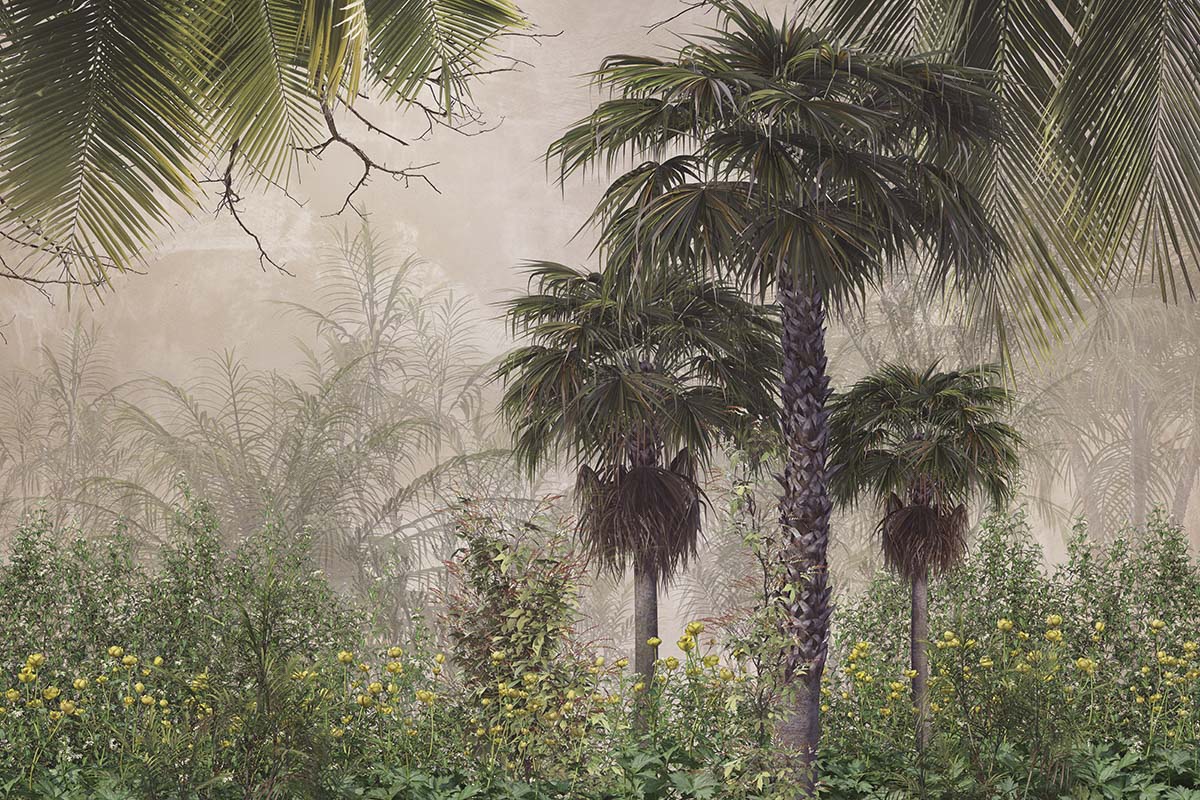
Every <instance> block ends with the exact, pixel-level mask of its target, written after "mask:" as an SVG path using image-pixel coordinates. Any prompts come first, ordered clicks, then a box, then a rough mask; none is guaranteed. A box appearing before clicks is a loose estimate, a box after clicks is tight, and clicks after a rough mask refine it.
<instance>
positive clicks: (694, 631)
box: [684, 622, 704, 636]
mask: <svg viewBox="0 0 1200 800" xmlns="http://www.w3.org/2000/svg"><path fill="white" fill-rule="evenodd" d="M703 630H704V623H703V622H689V623H688V624H687V627H686V628H684V631H685V632H686V633H687V634H688V635H689V636H698V635H700V633H701V631H703Z"/></svg>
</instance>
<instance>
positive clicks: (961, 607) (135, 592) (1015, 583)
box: [0, 504, 1200, 800]
mask: <svg viewBox="0 0 1200 800" xmlns="http://www.w3.org/2000/svg"><path fill="white" fill-rule="evenodd" d="M458 518H459V523H458V528H457V530H458V535H459V542H460V547H459V550H458V551H457V553H456V556H455V559H454V562H453V564H452V565H451V569H450V573H449V574H450V576H451V581H450V583H449V584H448V586H447V588H446V590H445V594H444V595H443V597H442V602H443V606H442V607H443V611H442V614H441V617H440V619H438V620H436V621H435V622H434V623H433V624H432V625H431V624H427V623H426V622H425V621H422V620H420V619H418V620H416V621H414V623H413V625H412V626H411V630H413V632H414V633H413V635H412V636H411V637H410V639H409V640H408V641H407V642H404V643H393V642H388V641H380V640H379V639H377V638H374V637H372V636H370V635H368V633H367V631H368V627H367V625H366V622H365V621H366V620H367V619H368V616H367V615H364V614H363V613H362V611H361V610H360V609H357V608H355V607H354V606H353V605H351V604H349V603H348V602H347V601H345V600H342V599H340V598H338V597H337V596H336V595H335V594H334V593H332V592H331V591H330V590H329V588H328V586H327V584H326V583H325V581H324V580H323V578H322V577H321V575H320V574H319V573H314V572H313V570H312V568H311V561H310V557H309V555H308V553H307V548H308V544H307V542H305V541H303V540H300V541H295V540H290V539H286V538H285V537H282V536H281V535H280V534H279V533H278V532H277V530H276V529H275V528H273V527H271V526H267V527H266V528H264V530H263V531H262V532H260V534H259V535H257V536H255V537H252V538H251V539H249V540H247V541H246V542H244V543H243V544H242V545H241V546H240V547H239V548H237V549H236V550H235V551H233V552H227V551H225V550H224V549H222V547H221V546H219V544H218V543H219V542H220V540H221V539H220V536H219V533H218V531H217V530H216V524H215V522H214V521H213V520H214V518H213V516H212V515H211V514H210V513H209V512H208V511H207V510H206V509H205V507H204V506H203V505H202V504H194V505H193V506H192V507H191V508H189V509H188V510H186V511H184V512H181V513H180V514H179V515H178V516H177V520H176V529H175V531H174V533H173V535H172V536H171V537H170V542H169V544H168V545H167V546H166V547H165V549H164V557H163V559H162V563H161V564H158V565H155V566H153V567H151V566H149V565H140V564H138V563H137V562H136V561H135V560H134V559H133V557H132V556H131V555H130V553H131V551H130V549H129V547H128V543H127V542H126V541H125V540H124V537H123V535H122V534H121V532H120V531H119V530H116V531H113V532H112V533H111V534H110V535H108V536H105V537H102V538H100V539H98V540H95V541H88V540H86V539H83V538H81V537H78V536H61V535H60V534H59V533H58V532H56V531H55V530H53V529H52V528H51V527H50V526H49V525H48V523H47V522H46V520H45V519H44V518H41V519H39V518H35V519H33V520H31V522H30V524H28V525H27V526H25V527H24V528H23V529H22V530H21V531H20V533H19V535H18V536H17V538H16V543H15V546H14V549H13V551H12V555H11V559H10V563H9V564H8V565H7V566H5V567H3V568H0V604H2V606H3V607H4V608H5V609H6V612H7V613H8V619H9V620H11V624H8V625H6V626H4V627H3V628H0V663H2V665H3V666H2V667H0V708H3V712H2V713H0V797H2V796H11V797H29V798H39V799H40V798H52V797H53V798H60V797H61V798H76V797H78V798H85V797H86V798H92V797H109V798H181V799H182V798H189V800H190V799H191V798H196V799H197V800H199V799H200V798H205V799H206V800H207V799H209V798H212V799H214V800H223V799H224V798H234V797H237V798H295V797H301V798H302V797H312V798H327V797H328V798H333V797H360V798H428V799H429V800H450V799H451V798H453V799H454V800H465V798H470V797H489V798H492V797H495V798H513V800H516V799H517V798H539V799H540V798H547V800H548V799H549V798H578V799H579V800H584V799H586V800H648V799H651V798H653V799H655V800H706V799H709V798H722V799H724V798H733V800H768V799H771V800H774V799H775V798H779V799H782V798H787V797H790V796H791V788H792V786H793V785H794V784H792V783H791V782H790V781H789V779H788V777H787V773H786V772H785V770H784V769H783V767H782V765H783V764H784V762H783V761H782V760H781V759H780V758H779V755H780V754H779V753H776V752H774V751H772V749H771V747H770V744H769V731H770V719H769V716H770V712H771V708H770V706H769V704H766V705H765V704H764V702H763V698H764V697H770V696H772V695H771V691H772V690H773V687H772V686H771V681H770V677H769V675H763V676H759V675H758V674H757V671H758V666H757V665H763V666H764V668H765V666H766V665H769V663H770V660H769V657H768V655H767V654H765V653H754V652H750V651H751V650H753V648H754V644H753V643H754V641H755V639H754V637H753V636H746V635H743V634H745V633H746V632H745V630H744V629H739V635H738V636H737V638H736V640H735V641H732V642H730V643H729V646H730V647H732V650H733V652H735V653H737V654H738V655H737V658H730V657H725V656H722V655H721V647H720V645H718V643H717V642H715V641H714V640H713V637H712V630H711V626H710V628H706V626H705V625H704V624H702V623H700V622H694V623H691V624H689V626H688V628H687V631H686V633H685V634H684V636H683V637H682V638H681V639H680V641H679V642H678V646H679V649H680V650H682V656H681V657H679V656H666V657H664V658H662V659H660V660H659V662H658V665H657V666H658V671H657V674H656V678H655V680H654V681H653V682H652V683H651V685H649V686H647V685H642V684H641V683H639V679H638V678H637V676H635V675H634V674H633V673H632V672H631V671H630V670H629V669H628V664H627V661H626V660H625V659H624V658H620V657H616V658H613V657H612V656H610V657H608V658H602V657H600V656H599V655H598V653H597V650H596V648H595V646H594V645H593V644H592V643H591V642H589V641H587V640H586V638H584V637H583V636H581V635H580V633H579V627H580V625H579V621H580V620H579V604H578V598H579V595H580V591H581V589H582V588H584V587H583V581H584V569H583V564H582V563H581V562H580V560H579V558H578V557H577V556H576V555H575V554H574V552H573V550H572V548H571V546H570V544H569V543H568V542H567V541H566V540H565V539H564V538H563V537H562V536H561V535H560V534H558V533H556V530H557V526H556V525H554V524H553V521H552V520H547V519H538V520H534V521H503V520H497V519H494V518H491V517H489V516H486V515H484V514H481V513H480V512H479V511H478V509H477V508H475V507H472V506H471V505H467V506H465V507H464V508H462V509H460V511H459V515H458ZM906 610H907V597H906V595H905V590H904V588H903V587H901V586H900V585H898V584H897V583H896V582H895V581H894V580H893V579H891V578H889V577H887V576H880V577H879V578H878V579H877V580H876V581H875V582H874V583H873V584H872V585H871V587H870V589H869V590H868V591H867V592H866V593H865V594H863V595H862V596H861V597H859V598H857V599H851V600H848V601H847V602H845V604H844V605H843V607H842V608H840V609H839V615H840V617H839V619H840V622H839V626H838V628H837V633H836V640H835V642H834V647H833V654H834V658H835V661H834V663H833V664H832V665H831V669H830V670H828V676H829V677H828V679H827V681H826V684H825V692H826V693H825V716H824V728H825V732H824V739H823V751H822V774H823V785H824V792H825V795H826V796H828V797H830V798H847V799H848V798H905V797H919V796H925V797H929V798H938V799H939V800H940V799H941V798H945V799H946V800H949V798H966V799H967V800H975V799H976V798H978V800H983V798H1010V797H1011V798H1054V799H1055V800H1057V799H1058V798H1071V799H1072V800H1074V799H1075V798H1078V799H1079V800H1083V799H1084V798H1088V800H1090V798H1101V797H1103V798H1135V797H1136V798H1144V797H1145V798H1162V800H1194V798H1195V797H1196V796H1197V793H1198V792H1200V756H1198V752H1200V747H1198V743H1200V713H1198V712H1197V710H1196V709H1197V703H1198V702H1200V653H1198V652H1197V650H1198V646H1197V644H1196V641H1195V638H1196V634H1197V632H1196V628H1195V624H1194V620H1195V619H1197V618H1200V571H1198V570H1197V567H1196V565H1195V564H1194V563H1192V562H1189V561H1188V560H1187V557H1186V550H1185V549H1183V540H1182V537H1181V536H1180V533H1179V531H1178V530H1176V529H1173V528H1171V527H1170V526H1168V525H1166V524H1164V523H1163V521H1162V520H1161V519H1156V520H1155V521H1154V522H1153V523H1152V524H1151V525H1150V526H1149V528H1148V529H1147V530H1146V531H1136V532H1133V531H1131V532H1130V535H1129V537H1127V538H1126V539H1122V540H1118V541H1117V542H1115V543H1114V544H1112V545H1111V546H1109V547H1106V548H1104V549H1096V548H1094V547H1090V546H1089V545H1088V544H1087V541H1086V539H1085V537H1084V532H1083V531H1079V532H1077V534H1076V537H1075V539H1074V541H1073V543H1072V546H1071V548H1070V557H1069V559H1068V561H1067V562H1066V563H1065V564H1063V565H1062V566H1060V567H1059V568H1057V569H1055V570H1052V571H1047V570H1046V568H1045V566H1044V563H1043V560H1042V555H1041V552H1040V550H1039V549H1038V548H1037V547H1036V546H1035V545H1034V544H1033V542H1032V540H1031V539H1030V536H1029V532H1028V529H1027V527H1026V525H1025V522H1024V520H1023V518H1022V517H1020V516H1017V517H1014V518H1012V519H993V520H990V521H988V522H987V523H986V524H985V525H984V526H983V530H982V531H981V533H980V535H979V537H978V540H977V542H976V544H975V546H974V547H973V549H972V553H971V555H970V556H969V558H968V559H967V561H966V563H965V565H964V566H963V568H962V569H960V570H959V571H957V572H955V573H954V574H952V575H951V576H948V577H947V578H946V579H945V580H944V581H942V582H940V583H939V584H938V585H937V586H935V589H934V592H933V603H932V608H931V612H932V620H933V623H934V626H935V628H934V629H935V630H936V631H937V639H938V646H937V647H936V648H935V649H934V650H933V671H934V677H935V678H936V680H935V681H934V682H933V684H932V689H933V694H934V699H935V702H936V713H935V719H934V732H935V736H934V741H933V743H932V744H931V746H930V748H929V750H928V751H927V754H926V756H925V757H924V759H923V760H922V761H917V760H916V759H915V758H914V756H913V752H914V748H913V714H912V710H911V707H910V705H909V701H908V684H907V678H906V673H905V670H906V668H907V664H906V663H905V659H906V656H907V652H908V648H907V625H906V624H905V623H904V622H903V620H905V619H906ZM763 618H764V619H769V615H764V617H763ZM761 641H771V638H770V637H762V639H761ZM664 655H665V654H664ZM6 684H7V685H6ZM764 687H765V688H764ZM639 720H641V722H640V723H639Z"/></svg>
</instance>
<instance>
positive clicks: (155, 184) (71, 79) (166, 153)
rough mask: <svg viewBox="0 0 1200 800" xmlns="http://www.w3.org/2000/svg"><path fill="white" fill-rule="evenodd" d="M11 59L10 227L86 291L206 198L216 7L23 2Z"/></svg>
mask: <svg viewBox="0 0 1200 800" xmlns="http://www.w3.org/2000/svg"><path fill="white" fill-rule="evenodd" d="M4 6H5V11H6V14H7V20H6V23H7V31H6V32H5V33H6V42H5V46H4V48H3V50H2V52H0V85H2V86H3V91H2V92H0V95H2V99H0V119H3V136H2V141H0V165H3V169H2V170H0V197H2V198H3V203H2V207H0V226H3V230H4V232H5V233H6V234H8V235H9V238H10V239H11V240H14V241H16V242H18V243H19V244H20V246H21V247H22V249H23V251H24V253H25V254H26V263H24V264H23V268H24V270H25V271H26V272H36V271H38V270H39V269H42V268H45V267H46V266H48V265H50V264H57V265H59V266H60V267H61V268H62V269H63V270H64V271H66V270H70V271H71V274H68V275H65V276H64V277H68V278H74V279H76V280H81V281H84V282H91V281H95V280H98V279H101V278H103V277H104V276H105V274H106V268H107V267H109V266H111V265H112V264H113V263H114V262H115V263H127V262H128V261H129V260H130V259H132V258H134V257H135V256H136V254H138V253H139V252H140V251H141V250H142V249H143V248H144V247H146V246H147V244H148V243H149V242H150V241H151V240H152V237H153V236H154V234H155V232H156V231H158V230H161V229H162V228H163V227H164V226H169V224H170V213H171V211H172V210H173V209H177V208H181V207H184V208H186V207H190V206H191V205H192V203H193V202H194V198H195V194H196V192H195V188H196V184H195V177H194V175H193V174H192V172H191V170H192V168H193V166H194V165H195V164H196V163H198V161H199V159H200V158H201V157H202V156H203V155H204V154H205V152H206V150H207V137H206V131H205V117H206V114H207V113H208V112H207V109H205V108H203V106H202V103H201V102H200V100H199V97H200V95H201V91H202V88H203V86H204V84H205V75H206V73H207V71H208V66H209V63H210V58H211V48H212V41H211V40H210V39H209V37H208V36H207V31H208V30H209V25H208V16H207V15H208V12H207V10H206V6H204V5H203V4H202V5H200V6H197V5H196V4H194V3H188V2H183V1H182V0H178V1H177V0H165V2H161V3H140V2H128V1H127V0H100V2H95V3H65V2H61V0H14V1H13V2H6V3H5V4H4Z"/></svg>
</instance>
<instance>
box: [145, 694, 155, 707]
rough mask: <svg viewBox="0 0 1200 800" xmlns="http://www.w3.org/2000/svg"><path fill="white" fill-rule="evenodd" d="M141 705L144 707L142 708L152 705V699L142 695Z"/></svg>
mask: <svg viewBox="0 0 1200 800" xmlns="http://www.w3.org/2000/svg"><path fill="white" fill-rule="evenodd" d="M142 705H144V706H152V705H154V698H153V697H151V696H150V695H148V694H144V695H142Z"/></svg>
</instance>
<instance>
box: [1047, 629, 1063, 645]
mask: <svg viewBox="0 0 1200 800" xmlns="http://www.w3.org/2000/svg"><path fill="white" fill-rule="evenodd" d="M1062 638H1063V635H1062V631H1060V630H1059V629H1058V628H1051V629H1050V630H1048V631H1046V641H1048V642H1061V641H1062Z"/></svg>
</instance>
